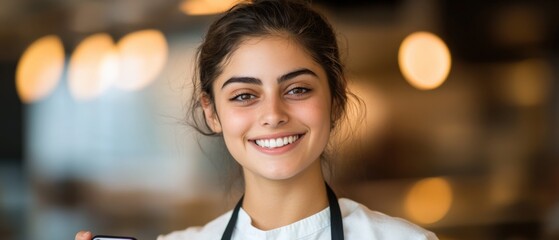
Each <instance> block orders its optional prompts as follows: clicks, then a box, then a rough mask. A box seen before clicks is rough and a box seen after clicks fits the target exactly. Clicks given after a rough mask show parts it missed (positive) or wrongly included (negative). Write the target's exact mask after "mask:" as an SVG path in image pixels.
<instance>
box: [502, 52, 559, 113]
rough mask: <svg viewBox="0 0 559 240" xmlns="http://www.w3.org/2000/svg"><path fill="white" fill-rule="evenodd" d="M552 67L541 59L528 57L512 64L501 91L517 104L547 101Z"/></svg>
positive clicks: (531, 104)
mask: <svg viewBox="0 0 559 240" xmlns="http://www.w3.org/2000/svg"><path fill="white" fill-rule="evenodd" d="M552 69H553V68H552V67H551V66H550V64H549V63H547V62H546V61H543V60H541V59H529V60H524V61H522V62H519V63H515V64H513V65H512V68H511V70H510V71H508V72H507V74H506V75H505V76H506V83H505V84H506V85H505V86H504V87H503V91H505V94H506V96H507V98H508V100H510V101H511V102H513V103H515V104H517V105H519V106H528V107H529V106H537V105H540V104H542V103H544V102H546V101H547V98H548V97H549V94H550V92H551V90H550V89H551V87H552V86H551V83H552V82H553V80H552V79H553V77H552V76H553V73H552V72H553V71H552Z"/></svg>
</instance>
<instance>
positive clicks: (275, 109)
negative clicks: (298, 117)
mask: <svg viewBox="0 0 559 240" xmlns="http://www.w3.org/2000/svg"><path fill="white" fill-rule="evenodd" d="M286 110H287V109H286V106H285V103H284V102H283V101H281V99H280V98H279V97H272V98H269V99H266V100H265V101H264V104H262V105H261V107H260V117H259V120H260V124H261V125H262V126H265V127H274V128H275V127H279V126H281V125H284V124H285V123H287V122H288V121H289V115H288V114H287V111H286Z"/></svg>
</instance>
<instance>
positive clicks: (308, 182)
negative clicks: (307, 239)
mask: <svg viewBox="0 0 559 240" xmlns="http://www.w3.org/2000/svg"><path fill="white" fill-rule="evenodd" d="M245 185H246V186H245V198H244V201H243V209H244V210H245V211H246V212H247V213H248V214H249V215H250V217H251V219H252V225H253V226H254V227H256V228H259V229H261V230H271V229H275V228H278V227H282V226H286V225H289V224H291V223H294V222H296V221H299V220H301V219H304V218H306V217H309V216H312V215H314V214H316V213H318V212H320V211H322V210H324V208H326V207H327V206H328V197H327V194H326V188H325V186H324V177H323V176H322V169H321V166H320V161H315V162H314V163H313V165H311V166H309V167H308V168H307V169H306V170H305V171H304V172H302V173H300V174H299V175H298V176H295V177H293V178H290V179H287V180H270V179H263V178H258V177H255V176H253V175H250V174H247V173H245Z"/></svg>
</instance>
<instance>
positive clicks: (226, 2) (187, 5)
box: [180, 0, 239, 15]
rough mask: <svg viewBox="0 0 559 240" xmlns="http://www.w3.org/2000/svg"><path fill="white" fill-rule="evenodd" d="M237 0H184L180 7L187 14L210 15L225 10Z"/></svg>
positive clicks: (237, 0)
mask: <svg viewBox="0 0 559 240" xmlns="http://www.w3.org/2000/svg"><path fill="white" fill-rule="evenodd" d="M237 2H239V0H185V1H184V2H182V3H181V5H180V9H181V11H182V12H184V13H186V14H188V15H210V14H218V13H222V12H225V11H227V10H228V9H229V8H231V7H232V6H233V5H235V3H237Z"/></svg>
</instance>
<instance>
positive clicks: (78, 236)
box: [75, 231, 93, 240]
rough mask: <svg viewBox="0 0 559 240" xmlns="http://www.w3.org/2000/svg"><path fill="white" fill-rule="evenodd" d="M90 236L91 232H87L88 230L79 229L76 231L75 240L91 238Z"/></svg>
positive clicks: (89, 239) (88, 239)
mask: <svg viewBox="0 0 559 240" xmlns="http://www.w3.org/2000/svg"><path fill="white" fill-rule="evenodd" d="M91 237H93V235H92V234H91V232H89V231H79V232H78V233H76V238H75V240H91Z"/></svg>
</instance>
